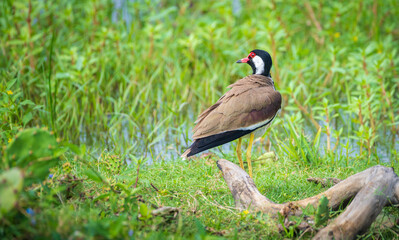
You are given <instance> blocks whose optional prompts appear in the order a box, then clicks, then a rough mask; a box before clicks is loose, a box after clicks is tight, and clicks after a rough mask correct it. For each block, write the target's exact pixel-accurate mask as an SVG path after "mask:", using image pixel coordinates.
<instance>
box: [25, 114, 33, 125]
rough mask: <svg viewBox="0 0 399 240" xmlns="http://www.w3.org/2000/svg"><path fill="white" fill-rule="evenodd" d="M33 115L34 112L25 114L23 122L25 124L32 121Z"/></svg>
mask: <svg viewBox="0 0 399 240" xmlns="http://www.w3.org/2000/svg"><path fill="white" fill-rule="evenodd" d="M32 118H33V115H32V113H27V114H25V115H24V117H23V118H22V123H23V125H24V126H25V125H26V124H27V123H28V122H30V120H32Z"/></svg>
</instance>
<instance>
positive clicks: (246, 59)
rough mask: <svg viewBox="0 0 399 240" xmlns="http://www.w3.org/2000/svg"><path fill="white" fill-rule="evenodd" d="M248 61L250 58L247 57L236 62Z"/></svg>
mask: <svg viewBox="0 0 399 240" xmlns="http://www.w3.org/2000/svg"><path fill="white" fill-rule="evenodd" d="M248 61H249V58H247V57H246V58H243V59H240V60H238V61H237V62H236V63H246V62H248Z"/></svg>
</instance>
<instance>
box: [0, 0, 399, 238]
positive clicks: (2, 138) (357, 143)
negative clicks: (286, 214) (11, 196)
mask: <svg viewBox="0 0 399 240" xmlns="http://www.w3.org/2000/svg"><path fill="white" fill-rule="evenodd" d="M121 2H122V5H123V8H124V9H125V10H123V9H118V8H117V7H116V5H115V4H114V1H107V0H101V1H64V0H60V1H57V2H56V3H53V2H52V1H1V2H0V145H1V146H3V149H2V151H1V152H0V158H2V159H3V161H2V163H1V164H0V174H3V173H5V172H7V171H8V170H9V167H10V166H15V164H14V163H12V162H8V161H9V159H8V158H7V157H6V156H5V155H6V154H5V153H6V152H7V150H6V149H8V148H9V145H10V144H12V142H13V141H14V139H15V137H16V135H17V133H18V132H19V131H20V130H22V129H28V128H31V127H35V126H41V127H47V128H48V129H49V131H51V132H53V133H54V135H55V136H56V138H58V142H59V143H60V146H59V148H57V151H59V152H57V153H54V155H55V156H61V158H60V161H59V164H57V165H56V166H55V167H53V168H52V169H51V172H52V173H54V174H55V176H54V178H53V179H52V180H46V182H45V183H41V182H37V183H36V184H37V185H33V186H32V185H26V186H24V187H25V188H24V191H22V192H21V193H20V195H21V198H20V200H19V201H18V206H19V207H18V208H15V209H13V211H11V212H10V213H8V214H9V215H8V217H7V218H2V220H0V224H1V225H0V226H1V229H0V230H1V232H0V234H2V235H6V236H8V237H13V238H28V237H30V236H46V237H54V238H56V237H61V238H67V237H69V236H72V238H79V237H80V236H84V237H83V238H85V237H90V236H91V237H93V236H96V237H94V238H100V236H104V238H112V237H120V238H129V234H128V232H129V230H132V231H134V233H133V235H134V236H136V237H137V238H147V237H148V238H150V237H153V238H156V237H159V238H162V237H163V236H165V234H166V235H168V236H169V237H170V238H178V236H180V235H181V236H183V237H184V238H191V237H192V238H195V237H197V238H201V237H203V236H205V235H204V234H205V232H204V229H203V226H208V227H211V228H212V229H213V230H215V231H216V232H217V231H225V232H223V233H224V236H225V237H227V238H234V237H235V236H237V237H239V238H244V237H245V236H249V237H252V238H271V237H275V238H281V237H292V234H291V233H289V231H288V230H287V231H288V232H287V233H283V234H281V233H278V231H277V228H276V227H275V225H276V224H277V223H275V222H274V221H273V220H270V219H268V218H267V216H258V215H257V214H255V213H250V214H248V215H245V214H244V215H243V213H240V212H237V211H236V210H231V209H230V208H231V207H233V200H232V198H231V195H230V193H229V191H228V189H227V188H226V186H225V183H224V181H223V179H222V178H221V176H220V173H219V171H218V170H217V168H216V166H215V161H216V160H217V159H219V158H226V159H229V160H233V161H234V159H235V156H234V147H235V144H230V145H227V146H226V147H223V148H216V149H214V150H212V152H213V154H214V155H213V156H212V158H211V160H206V158H205V159H199V160H197V159H196V160H193V161H189V162H185V161H181V160H180V158H179V155H180V154H181V153H182V152H183V151H184V149H185V148H186V147H187V146H188V145H189V144H190V141H191V140H190V136H191V129H192V128H193V126H194V124H193V122H194V121H195V118H196V116H197V115H198V114H199V113H200V112H201V111H203V110H204V109H205V108H206V107H208V106H210V105H211V104H212V103H214V102H215V101H216V100H217V99H218V98H219V97H220V96H221V95H222V94H223V93H224V92H225V91H226V90H227V89H226V87H227V86H228V85H229V84H231V83H233V82H234V81H236V80H238V79H240V78H242V77H244V76H246V75H248V74H249V73H250V68H249V67H248V66H245V65H237V64H235V61H236V60H237V59H240V58H242V57H244V56H246V55H247V54H248V53H249V51H251V50H252V49H255V48H259V49H264V50H267V51H268V52H270V53H271V55H272V58H273V67H272V72H271V75H272V77H273V79H274V81H275V83H276V88H277V89H278V90H279V91H280V92H281V93H282V95H283V106H282V112H281V114H280V115H279V116H278V118H276V120H275V121H274V122H273V125H272V127H271V128H270V129H269V130H268V131H267V132H266V133H265V135H264V136H263V137H262V138H261V139H260V140H259V141H257V142H256V143H255V145H254V149H253V154H254V155H255V156H260V155H262V154H263V153H265V152H268V151H270V150H271V151H274V152H275V153H276V155H277V157H278V160H277V161H275V162H268V163H267V164H266V165H265V166H264V168H262V169H261V170H259V171H258V172H257V173H256V177H255V180H256V184H257V186H258V187H259V189H260V190H261V192H262V193H266V195H267V196H268V197H269V198H270V199H272V200H273V201H276V202H284V201H291V200H296V199H300V198H304V197H307V196H311V195H313V194H316V193H319V192H320V191H322V190H323V189H321V188H320V187H319V186H315V185H312V184H311V183H307V182H306V181H305V179H306V177H308V176H314V177H324V176H326V177H338V178H345V177H347V176H349V175H351V174H353V173H356V172H359V171H361V170H363V169H365V168H367V167H371V166H373V165H375V164H384V165H387V166H393V167H395V169H397V168H398V160H399V156H398V149H399V148H398V144H397V143H396V140H397V137H398V130H399V128H398V121H399V119H398V118H399V115H398V114H397V113H398V110H399V101H398V92H399V77H398V71H399V68H398V47H397V46H398V39H399V32H398V29H399V27H398V21H397V17H396V16H398V15H399V13H398V11H399V10H398V9H399V5H398V2H397V1H395V0H388V1H372V0H367V1H361V2H356V1H352V2H348V1H336V2H331V3H330V2H328V3H327V2H326V3H319V2H318V1H303V2H300V3H298V2H297V1H291V0H289V1H284V2H280V1H262V2H259V1H231V0H223V1H191V2H189V1H164V0H151V1H121ZM237 2H240V6H241V7H233V5H234V4H237ZM107 154H108V155H109V154H111V155H115V156H117V158H118V159H121V160H122V162H123V163H124V164H122V165H121V166H119V165H118V164H117V163H115V161H114V160H115V158H109V156H108V155H107ZM93 157H94V158H96V159H98V160H97V161H98V162H99V163H101V164H110V166H108V167H110V168H111V169H113V168H116V169H114V170H113V171H117V172H118V174H119V175H116V174H114V173H115V172H109V171H110V170H107V169H103V168H101V167H99V166H97V165H96V164H95V162H94V160H93ZM36 160H37V159H36ZM36 160H34V159H33V160H32V161H36ZM126 162H132V164H131V165H129V166H126ZM142 162H147V164H144V165H143V164H142V165H141V166H142V167H141V168H140V177H139V181H138V184H137V189H140V190H138V192H134V191H133V190H132V189H133V186H134V185H135V180H136V171H137V165H138V164H139V163H142ZM64 164H66V165H64ZM69 166H70V167H69ZM19 167H21V166H19ZM91 167H93V169H92V171H93V172H90V171H91V170H88V169H91ZM88 171H89V172H90V173H88ZM96 171H98V172H99V173H100V174H101V175H103V176H104V177H105V178H108V180H107V181H108V182H103V180H104V179H103V180H101V179H100V180H99V179H98V176H97V177H96V173H95V172H96ZM90 174H91V175H90ZM93 174H94V175H93ZM73 176H76V177H77V178H78V179H81V181H75V180H73ZM90 176H91V177H90ZM27 178H29V177H27ZM70 178H72V180H71V179H70ZM68 179H69V180H68ZM42 180H44V179H42ZM122 180H124V181H125V183H123V182H121V181H122ZM48 181H50V182H48ZM51 181H52V183H51ZM96 181H99V182H96ZM75 183H76V186H75ZM116 183H120V184H123V185H124V186H125V187H128V188H129V189H130V190H129V191H127V192H129V193H127V192H124V193H123V194H125V196H120V194H117V193H113V191H112V189H114V188H118V189H119V188H120V186H119V187H117V186H116V185H115V184H116ZM150 183H153V185H154V186H156V187H157V188H158V189H160V190H161V191H163V192H162V193H157V192H155V190H154V189H153V188H152V187H151V186H150V185H149V184H150ZM49 187H50V188H49ZM114 190H115V189H114ZM119 190H120V189H119ZM119 190H118V191H119ZM130 191H132V192H130ZM200 191H201V192H200ZM122 192H123V191H122ZM68 194H69V195H68ZM101 194H105V195H101ZM107 194H109V196H108V195H107ZM123 194H122V195H123ZM80 195H82V196H80ZM139 195H140V196H141V197H142V198H143V199H144V200H146V203H145V204H149V203H151V204H155V205H156V206H159V205H163V206H175V207H179V208H181V209H182V212H181V214H179V215H178V217H177V218H173V219H163V218H159V217H156V218H148V219H137V216H138V215H137V214H138V209H139V208H140V207H138V205H137V201H136V200H137V198H138V197H139ZM98 196H103V197H104V198H103V199H98V200H94V199H93V198H95V197H98ZM92 197H93V198H92ZM130 198H132V199H133V200H132V199H130ZM206 199H207V200H206ZM151 204H149V206H150V205H151ZM139 205H140V204H139ZM29 208H31V209H33V210H34V211H35V213H36V218H35V221H36V224H35V225H34V224H33V223H31V220H32V219H31V217H30V215H29V214H27V213H26V209H29ZM225 208H227V209H229V210H227V209H225ZM117 209H119V210H117ZM121 209H123V210H121ZM192 209H194V210H195V211H194V212H193V211H191V210H192ZM386 212H389V214H391V212H393V213H392V214H393V215H394V216H398V213H397V212H395V211H394V210H392V209H390V210H389V209H388V210H386ZM387 214H388V213H387ZM195 219H198V221H196V220H195ZM277 222H278V221H277ZM48 228H49V229H51V230H49V231H47V230H46V229H48ZM213 230H212V231H213ZM152 231H155V233H151V232H152ZM212 231H211V230H210V231H208V232H207V233H206V234H208V235H209V234H210V235H211V236H213V237H215V235H217V233H216V232H215V231H213V232H212ZM392 231H393V232H390V231H389V230H386V229H385V230H384V228H382V229H381V228H379V225H377V226H375V227H373V228H372V230H371V231H370V232H369V233H367V234H370V235H371V236H373V237H376V238H382V237H383V236H397V232H398V229H397V226H395V227H393V228H392ZM152 234H154V235H152ZM157 234H161V235H159V236H158V235H157ZM290 234H291V235H290ZM389 234H391V235H389ZM395 234H396V235H395Z"/></svg>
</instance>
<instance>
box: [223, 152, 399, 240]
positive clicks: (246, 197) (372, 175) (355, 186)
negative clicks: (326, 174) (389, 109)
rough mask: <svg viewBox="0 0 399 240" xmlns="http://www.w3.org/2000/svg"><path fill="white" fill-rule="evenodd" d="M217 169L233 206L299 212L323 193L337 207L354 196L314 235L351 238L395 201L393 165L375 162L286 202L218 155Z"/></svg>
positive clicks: (397, 183)
mask: <svg viewBox="0 0 399 240" xmlns="http://www.w3.org/2000/svg"><path fill="white" fill-rule="evenodd" d="M217 165H218V167H219V169H220V170H221V171H222V173H223V177H224V179H225V181H226V183H227V186H228V187H229V189H230V191H231V193H232V195H233V198H234V200H235V204H236V208H238V209H241V210H243V209H251V210H253V211H261V212H264V213H268V214H270V215H275V214H277V213H278V212H280V213H281V214H283V215H284V216H288V215H301V213H302V212H301V208H304V207H306V206H308V205H309V204H310V205H313V206H314V207H317V206H318V204H319V200H320V198H321V197H322V196H326V197H327V199H328V200H329V206H330V207H331V208H332V209H337V208H338V207H339V206H340V205H341V204H342V203H343V202H347V201H348V200H350V199H351V198H353V200H352V202H351V203H350V205H349V206H347V208H346V210H345V211H344V212H343V213H341V214H340V215H339V216H338V217H337V218H335V219H334V220H333V221H332V222H330V224H329V225H328V226H327V227H325V228H323V229H321V230H320V231H319V232H318V234H317V235H316V236H315V239H354V238H355V237H356V235H358V234H361V233H363V232H365V231H366V230H367V229H368V228H369V227H370V225H371V223H372V222H373V221H374V220H375V218H376V217H377V216H378V214H379V213H380V212H381V210H382V208H383V207H384V206H386V205H392V204H397V203H398V199H399V198H398V197H399V178H398V176H397V175H396V174H395V172H394V171H393V169H392V168H388V167H383V166H374V167H371V168H369V169H366V170H364V171H363V172H360V173H357V174H355V175H352V176H350V177H348V178H347V179H345V180H342V181H341V182H339V183H337V184H336V185H334V186H333V187H331V188H329V189H328V190H327V191H325V192H323V193H320V194H318V195H316V196H313V197H310V198H306V199H303V200H299V201H293V202H288V203H282V204H278V203H274V202H272V201H271V200H269V199H268V198H267V197H265V196H263V195H262V194H261V193H260V192H259V190H258V189H257V188H256V186H255V183H254V182H253V180H252V179H251V178H250V177H249V176H248V174H247V173H246V172H245V171H244V170H242V169H241V168H240V167H239V166H237V165H236V164H234V163H232V162H230V161H227V160H225V159H220V160H219V161H218V162H217Z"/></svg>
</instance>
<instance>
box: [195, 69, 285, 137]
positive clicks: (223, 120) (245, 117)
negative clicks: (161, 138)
mask: <svg viewBox="0 0 399 240" xmlns="http://www.w3.org/2000/svg"><path fill="white" fill-rule="evenodd" d="M229 87H231V89H230V90H229V91H228V92H227V93H226V94H225V95H223V96H222V97H221V98H220V99H219V100H218V101H217V102H216V103H215V104H214V105H212V106H211V107H209V108H208V109H207V110H205V111H204V112H203V113H202V114H201V115H200V116H199V117H198V119H197V121H196V123H197V125H196V126H195V127H194V130H193V131H194V135H193V138H194V139H199V138H204V137H208V136H211V135H215V134H218V133H222V132H226V131H232V130H237V129H241V128H248V127H251V126H254V125H255V124H257V123H260V122H264V121H266V120H270V119H272V118H273V117H274V116H275V115H276V113H277V111H278V110H279V109H280V108H281V94H280V93H279V92H277V91H276V90H275V89H274V85H273V80H272V79H271V78H268V77H265V76H262V75H250V76H248V77H245V78H243V79H241V80H238V81H237V82H236V83H234V84H232V85H230V86H229Z"/></svg>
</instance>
